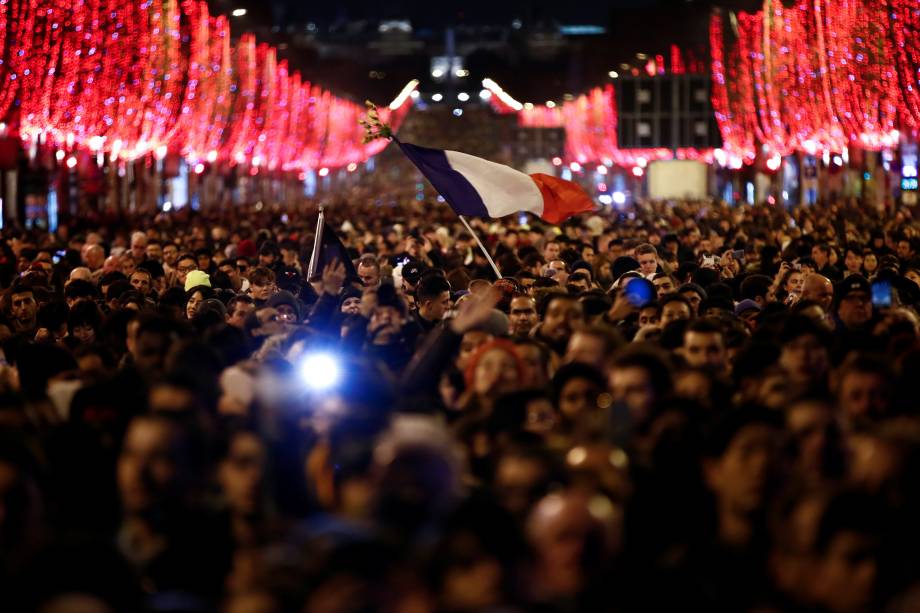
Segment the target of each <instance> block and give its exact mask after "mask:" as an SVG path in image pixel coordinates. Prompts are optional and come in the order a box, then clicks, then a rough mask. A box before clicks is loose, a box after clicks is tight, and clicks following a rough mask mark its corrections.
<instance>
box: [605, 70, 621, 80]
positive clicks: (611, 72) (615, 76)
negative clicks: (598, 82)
mask: <svg viewBox="0 0 920 613" xmlns="http://www.w3.org/2000/svg"><path fill="white" fill-rule="evenodd" d="M607 76H608V77H610V78H611V79H616V78H618V77H619V76H620V73H618V72H617V71H616V70H611V71H610V72H608V73H607Z"/></svg>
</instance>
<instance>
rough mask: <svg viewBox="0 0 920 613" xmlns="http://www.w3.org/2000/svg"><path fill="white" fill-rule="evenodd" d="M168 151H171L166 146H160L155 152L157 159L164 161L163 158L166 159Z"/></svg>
mask: <svg viewBox="0 0 920 613" xmlns="http://www.w3.org/2000/svg"><path fill="white" fill-rule="evenodd" d="M167 151H169V149H168V148H167V147H166V145H160V146H159V147H157V148H156V150H155V151H154V155H156V158H157V159H158V160H162V159H163V158H165V157H166V153H167Z"/></svg>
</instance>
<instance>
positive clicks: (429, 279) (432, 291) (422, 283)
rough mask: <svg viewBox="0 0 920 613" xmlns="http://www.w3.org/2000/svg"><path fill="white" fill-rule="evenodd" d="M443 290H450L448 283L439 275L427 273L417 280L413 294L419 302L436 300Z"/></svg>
mask: <svg viewBox="0 0 920 613" xmlns="http://www.w3.org/2000/svg"><path fill="white" fill-rule="evenodd" d="M444 292H450V283H448V282H447V280H446V279H445V278H444V277H442V276H441V275H429V276H426V277H422V279H421V280H419V283H418V286H417V287H416V288H415V296H416V299H417V300H418V303H419V304H422V303H424V302H427V301H428V300H437V299H438V298H440V296H441V294H443V293H444Z"/></svg>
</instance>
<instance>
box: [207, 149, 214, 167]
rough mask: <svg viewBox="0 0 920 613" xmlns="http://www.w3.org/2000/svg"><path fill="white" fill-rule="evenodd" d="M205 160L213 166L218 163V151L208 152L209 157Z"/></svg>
mask: <svg viewBox="0 0 920 613" xmlns="http://www.w3.org/2000/svg"><path fill="white" fill-rule="evenodd" d="M205 159H206V160H207V161H208V162H210V163H211V164H213V163H214V162H216V161H217V151H215V150H213V149H212V150H211V151H208V155H207V157H206V158H205Z"/></svg>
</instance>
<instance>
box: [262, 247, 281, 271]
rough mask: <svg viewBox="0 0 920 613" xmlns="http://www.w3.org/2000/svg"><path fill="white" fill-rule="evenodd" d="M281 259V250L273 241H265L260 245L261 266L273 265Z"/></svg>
mask: <svg viewBox="0 0 920 613" xmlns="http://www.w3.org/2000/svg"><path fill="white" fill-rule="evenodd" d="M279 259H281V250H280V249H279V248H278V245H277V244H276V243H274V242H272V241H265V242H264V243H262V246H261V247H259V266H265V267H271V266H273V265H274V264H275V262H276V261H278V260H279Z"/></svg>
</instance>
